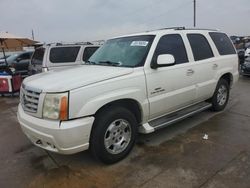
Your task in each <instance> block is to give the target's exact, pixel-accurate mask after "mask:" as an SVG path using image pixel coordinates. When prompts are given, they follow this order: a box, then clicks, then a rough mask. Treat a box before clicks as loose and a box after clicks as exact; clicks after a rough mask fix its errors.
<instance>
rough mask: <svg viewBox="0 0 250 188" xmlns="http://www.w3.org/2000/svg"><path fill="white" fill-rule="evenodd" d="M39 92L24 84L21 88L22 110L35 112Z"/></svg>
mask: <svg viewBox="0 0 250 188" xmlns="http://www.w3.org/2000/svg"><path fill="white" fill-rule="evenodd" d="M40 93H41V92H38V91H35V90H34V89H31V88H29V89H28V88H27V87H25V86H23V87H22V89H21V104H22V107H23V109H24V111H27V112H31V113H36V112H37V109H38V104H39V97H40Z"/></svg>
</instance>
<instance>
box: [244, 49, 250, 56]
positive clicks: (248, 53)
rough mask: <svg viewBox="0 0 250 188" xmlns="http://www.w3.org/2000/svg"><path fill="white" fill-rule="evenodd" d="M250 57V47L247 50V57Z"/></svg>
mask: <svg viewBox="0 0 250 188" xmlns="http://www.w3.org/2000/svg"><path fill="white" fill-rule="evenodd" d="M249 56H250V47H248V48H247V49H246V50H245V57H249Z"/></svg>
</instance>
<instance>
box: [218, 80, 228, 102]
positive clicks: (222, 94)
mask: <svg viewBox="0 0 250 188" xmlns="http://www.w3.org/2000/svg"><path fill="white" fill-rule="evenodd" d="M227 97H228V91H227V88H226V86H224V85H221V86H220V88H219V89H218V93H217V103H218V104H219V105H220V106H223V105H224V104H225V103H226V101H227Z"/></svg>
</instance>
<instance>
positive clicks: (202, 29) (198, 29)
mask: <svg viewBox="0 0 250 188" xmlns="http://www.w3.org/2000/svg"><path fill="white" fill-rule="evenodd" d="M185 30H208V31H219V30H218V29H207V28H185Z"/></svg>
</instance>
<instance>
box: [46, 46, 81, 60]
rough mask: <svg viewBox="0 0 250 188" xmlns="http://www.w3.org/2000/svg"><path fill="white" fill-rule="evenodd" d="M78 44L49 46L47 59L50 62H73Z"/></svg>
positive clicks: (78, 47) (78, 48)
mask: <svg viewBox="0 0 250 188" xmlns="http://www.w3.org/2000/svg"><path fill="white" fill-rule="evenodd" d="M79 50H80V46H74V47H72V46H70V47H56V48H51V50H50V56H49V59H50V61H51V62H52V63H75V61H76V58H77V55H78V52H79Z"/></svg>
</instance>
